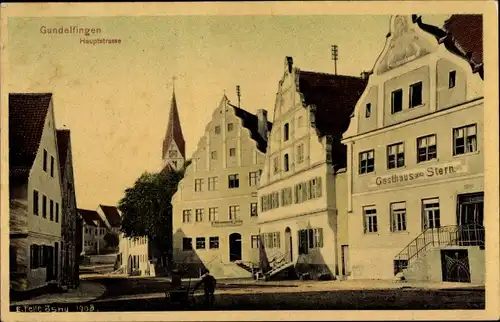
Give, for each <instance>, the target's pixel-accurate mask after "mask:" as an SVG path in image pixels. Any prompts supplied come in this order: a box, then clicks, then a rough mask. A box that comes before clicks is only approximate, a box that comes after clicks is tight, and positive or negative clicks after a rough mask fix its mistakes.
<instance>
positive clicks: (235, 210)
mask: <svg viewBox="0 0 500 322" xmlns="http://www.w3.org/2000/svg"><path fill="white" fill-rule="evenodd" d="M239 216H240V206H229V220H237V219H238V217H239Z"/></svg>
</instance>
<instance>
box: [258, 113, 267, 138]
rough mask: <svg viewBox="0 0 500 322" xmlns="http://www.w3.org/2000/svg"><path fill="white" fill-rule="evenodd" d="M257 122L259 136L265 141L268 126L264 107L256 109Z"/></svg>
mask: <svg viewBox="0 0 500 322" xmlns="http://www.w3.org/2000/svg"><path fill="white" fill-rule="evenodd" d="M257 123H258V129H259V134H260V136H261V137H262V138H263V139H264V140H265V141H267V132H268V129H269V128H268V126H267V111H266V110H264V109H258V110H257Z"/></svg>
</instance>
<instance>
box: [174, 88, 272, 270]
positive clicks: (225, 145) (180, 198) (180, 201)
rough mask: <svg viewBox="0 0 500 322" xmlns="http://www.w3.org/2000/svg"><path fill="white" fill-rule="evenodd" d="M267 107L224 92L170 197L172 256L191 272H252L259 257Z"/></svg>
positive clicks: (269, 127) (268, 126)
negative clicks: (237, 101) (249, 105)
mask: <svg viewBox="0 0 500 322" xmlns="http://www.w3.org/2000/svg"><path fill="white" fill-rule="evenodd" d="M271 126H272V124H271V123H270V122H268V121H267V112H266V111H265V110H259V111H258V112H257V114H252V113H250V112H248V111H246V110H244V109H242V108H239V107H237V106H235V105H233V104H231V103H230V101H229V99H228V98H227V97H226V95H224V96H223V97H222V99H221V101H220V103H219V105H218V107H217V108H216V109H215V110H214V111H213V113H212V119H211V120H210V121H209V122H208V124H207V125H206V127H205V134H204V135H203V137H201V138H200V140H199V142H198V146H197V148H196V151H195V152H194V153H193V156H192V163H191V164H190V165H189V166H188V167H187V168H186V171H185V175H184V178H183V179H182V180H181V181H180V183H179V185H178V189H177V192H176V193H175V194H174V196H173V197H172V207H173V258H174V261H175V262H176V263H177V264H178V265H179V266H181V267H183V268H184V269H186V270H187V272H188V273H187V274H190V275H191V276H199V274H200V271H201V270H202V269H203V268H208V269H209V270H210V272H211V274H213V275H214V276H216V277H223V276H226V277H228V276H232V277H250V276H252V275H251V274H252V267H253V266H255V267H257V266H258V262H259V247H258V245H259V229H258V227H257V216H258V211H257V187H258V184H259V178H260V172H261V169H262V166H263V162H264V159H265V152H266V147H267V133H268V131H269V130H270V129H271Z"/></svg>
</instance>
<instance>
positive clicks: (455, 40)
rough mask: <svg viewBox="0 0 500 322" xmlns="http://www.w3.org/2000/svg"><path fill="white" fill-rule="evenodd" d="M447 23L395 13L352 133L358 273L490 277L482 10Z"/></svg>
mask: <svg viewBox="0 0 500 322" xmlns="http://www.w3.org/2000/svg"><path fill="white" fill-rule="evenodd" d="M444 28H445V29H447V30H443V29H441V28H438V27H436V26H431V25H428V24H425V23H424V22H423V21H422V17H421V16H418V15H408V16H405V15H396V16H393V17H391V19H390V31H389V33H388V35H387V36H386V38H387V40H386V45H385V47H384V49H383V50H382V52H381V53H380V56H379V58H378V59H377V60H376V62H375V65H374V67H373V70H372V71H371V72H370V76H369V80H368V85H367V87H366V90H365V91H364V93H363V95H362V96H361V98H360V99H359V101H358V102H357V104H356V108H355V110H354V113H353V115H352V120H351V123H350V125H349V128H348V130H347V131H346V132H345V133H344V135H343V140H342V142H343V143H344V144H346V145H347V150H348V154H347V155H348V157H347V160H348V165H347V174H348V176H347V178H348V187H349V188H348V212H349V215H348V218H349V220H348V222H349V248H350V259H351V261H350V269H351V271H352V277H353V278H359V279H371V278H375V279H392V278H394V276H395V275H398V278H399V277H400V276H401V275H402V276H404V278H405V279H407V280H412V279H414V280H415V279H416V280H421V281H437V282H439V281H452V282H471V281H472V282H478V283H481V282H484V272H485V254H484V246H485V245H484V243H485V238H484V226H483V225H484V223H483V219H484V214H483V209H484V206H483V205H484V166H483V164H484V154H483V153H484V149H485V146H484V143H483V142H484V137H483V133H484V128H483V124H484V123H483V122H484V121H483V115H484V110H483V105H484V97H483V96H484V94H483V87H484V84H483V80H482V79H483V62H482V52H483V49H482V17H481V16H480V15H453V16H452V17H451V18H450V19H449V20H448V21H447V22H446V23H445V26H444ZM469 259H470V260H469Z"/></svg>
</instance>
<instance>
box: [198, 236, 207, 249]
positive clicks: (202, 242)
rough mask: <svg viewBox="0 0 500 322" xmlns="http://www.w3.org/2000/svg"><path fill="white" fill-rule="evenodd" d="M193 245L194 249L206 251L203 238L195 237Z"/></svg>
mask: <svg viewBox="0 0 500 322" xmlns="http://www.w3.org/2000/svg"><path fill="white" fill-rule="evenodd" d="M195 244H196V245H195V246H196V249H206V239H205V237H196V240H195Z"/></svg>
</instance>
